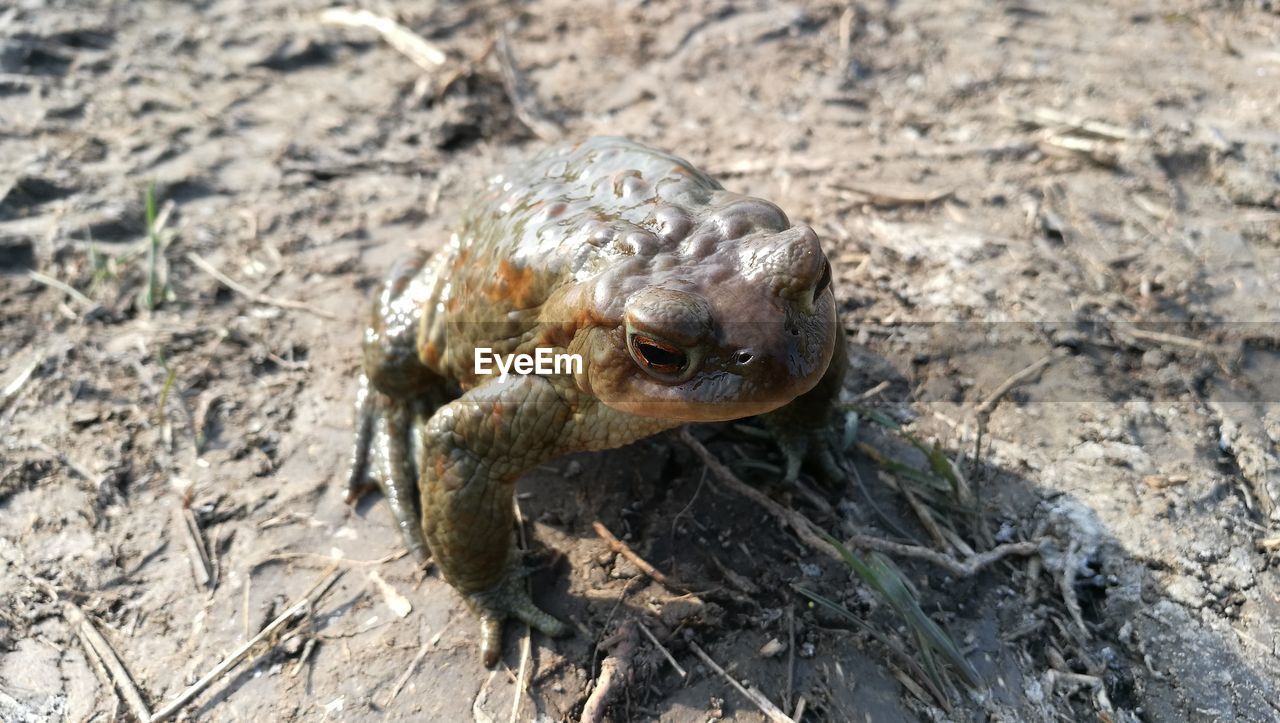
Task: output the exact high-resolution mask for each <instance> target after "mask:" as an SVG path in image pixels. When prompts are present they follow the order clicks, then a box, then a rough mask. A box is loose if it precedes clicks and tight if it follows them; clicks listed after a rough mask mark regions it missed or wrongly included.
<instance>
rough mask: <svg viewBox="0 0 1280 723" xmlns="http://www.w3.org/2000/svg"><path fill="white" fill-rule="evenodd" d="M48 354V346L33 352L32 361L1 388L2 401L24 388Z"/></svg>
mask: <svg viewBox="0 0 1280 723" xmlns="http://www.w3.org/2000/svg"><path fill="white" fill-rule="evenodd" d="M48 356H49V350H48V348H45V349H41V350H40V351H38V352H36V353H35V354H32V355H31V361H29V362H27V364H26V365H25V366H23V367H22V368H21V369H19V370H18V373H17V374H15V375H14V376H13V379H11V380H9V383H8V384H6V385H4V389H0V401H8V399H9V397H12V396H13V395H15V394H17V393H18V392H19V391H21V390H22V388H23V387H24V386H26V384H27V381H28V380H30V379H31V375H32V374H34V373H35V371H36V369H39V368H40V365H41V364H42V363H44V360H45V358H47V357H48Z"/></svg>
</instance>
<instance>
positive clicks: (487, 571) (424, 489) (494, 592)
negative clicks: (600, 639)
mask: <svg viewBox="0 0 1280 723" xmlns="http://www.w3.org/2000/svg"><path fill="white" fill-rule="evenodd" d="M570 424H572V413H571V411H570V408H569V406H568V405H567V404H566V403H565V401H564V400H563V399H562V398H561V396H560V395H559V394H558V393H557V391H556V389H555V387H554V386H553V385H552V384H551V383H550V382H548V381H547V380H546V379H543V378H541V377H536V376H527V377H509V378H507V379H506V380H505V381H503V382H498V381H492V382H488V383H486V384H484V385H481V386H479V387H476V388H475V389H472V390H471V391H469V392H467V393H466V394H464V395H462V396H461V397H460V398H458V399H456V400H454V401H453V402H450V403H449V404H447V405H445V406H443V407H441V408H440V409H438V410H437V411H436V413H435V414H433V415H432V416H431V418H430V419H429V420H427V421H426V422H425V423H424V424H422V425H421V426H420V429H419V432H418V433H419V435H420V440H421V445H419V457H418V472H419V485H420V488H421V493H422V512H423V515H422V527H423V532H424V533H425V534H426V538H427V544H428V545H430V547H431V552H432V554H433V555H434V556H435V559H436V562H437V563H438V564H439V566H440V570H441V572H443V573H444V576H445V579H446V580H448V581H449V583H450V584H451V585H453V587H454V588H456V589H457V590H458V592H460V593H462V595H463V597H465V598H466V600H467V604H468V605H469V606H470V607H471V609H472V610H474V611H475V612H476V614H477V615H479V616H480V652H481V656H482V658H483V660H484V664H485V665H486V666H487V667H492V666H493V665H495V664H496V663H497V662H498V657H499V655H500V654H501V652H502V623H503V621H504V620H506V619H507V618H508V617H515V618H518V619H520V620H523V621H524V622H526V623H528V624H529V625H531V626H533V627H534V628H536V629H537V630H539V631H541V632H543V633H545V634H547V635H551V636H558V635H562V634H564V633H565V632H566V631H567V628H566V627H565V626H564V625H563V624H562V623H561V622H560V621H558V620H556V619H555V618H553V617H551V616H550V615H548V614H547V613H545V612H543V611H542V610H540V609H538V607H537V606H535V605H534V604H533V601H532V600H531V599H530V597H529V594H528V591H527V590H526V588H525V585H524V583H523V580H522V578H521V576H520V574H519V569H518V568H519V559H518V554H517V552H516V550H515V548H514V546H513V545H512V535H513V530H512V523H513V522H514V513H513V501H512V493H513V491H514V488H515V483H516V480H517V479H519V477H520V476H521V475H522V474H524V472H525V471H527V470H528V469H530V468H532V467H533V466H535V465H537V464H540V463H542V462H543V461H545V460H547V459H550V458H551V457H553V456H555V455H556V454H559V453H560V452H562V451H565V450H563V449H562V448H561V447H562V445H561V444H560V440H561V439H563V438H564V436H565V435H564V432H565V430H566V428H567V426H568V425H570Z"/></svg>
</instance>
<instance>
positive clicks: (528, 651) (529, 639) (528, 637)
mask: <svg viewBox="0 0 1280 723" xmlns="http://www.w3.org/2000/svg"><path fill="white" fill-rule="evenodd" d="M532 654H533V631H532V630H530V629H529V626H528V625H526V626H525V627H524V636H523V637H521V638H520V668H519V669H518V670H517V671H516V691H515V695H514V697H513V698H512V700H511V723H516V721H518V720H520V705H521V704H522V703H524V691H525V687H526V686H527V685H528V683H529V659H530V658H531V657H532Z"/></svg>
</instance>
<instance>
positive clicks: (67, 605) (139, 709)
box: [62, 600, 152, 721]
mask: <svg viewBox="0 0 1280 723" xmlns="http://www.w3.org/2000/svg"><path fill="white" fill-rule="evenodd" d="M62 616H63V617H64V618H66V619H67V622H69V623H71V627H72V629H73V630H75V631H76V634H77V635H78V636H80V642H81V644H83V645H84V646H85V647H86V648H88V649H90V650H92V651H93V654H95V655H97V656H98V659H99V660H101V661H102V663H103V664H104V665H106V667H107V670H108V672H110V673H111V678H112V680H114V681H115V685H116V689H117V690H119V691H120V695H121V697H123V698H124V701H125V703H127V704H128V705H129V710H130V711H132V713H133V717H134V718H137V719H138V720H139V721H150V720H152V718H151V712H150V711H148V710H147V704H146V703H145V702H144V701H143V700H142V694H141V693H139V692H138V687H137V686H136V685H134V684H133V679H132V678H130V677H129V671H127V670H125V667H124V663H122V662H120V657H119V656H117V655H116V651H115V649H114V648H112V647H111V644H110V643H108V642H107V639H106V638H104V637H102V633H99V632H98V629H97V628H96V627H94V625H93V622H92V621H91V620H89V618H88V617H86V616H85V614H84V612H83V611H82V610H80V608H78V607H76V605H75V603H72V602H69V601H65V600H64V601H63V602H62Z"/></svg>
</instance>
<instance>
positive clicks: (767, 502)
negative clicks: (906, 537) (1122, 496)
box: [680, 427, 1040, 577]
mask: <svg viewBox="0 0 1280 723" xmlns="http://www.w3.org/2000/svg"><path fill="white" fill-rule="evenodd" d="M680 439H681V441H683V442H684V443H685V444H686V445H688V446H689V448H690V449H692V450H693V451H694V453H695V454H697V455H698V457H699V458H700V459H701V460H702V463H703V464H705V465H706V466H707V468H708V469H710V470H711V474H713V475H715V477H716V479H718V480H719V481H720V483H721V484H723V485H724V486H726V487H728V488H730V489H732V490H733V491H734V492H737V493H738V494H740V495H742V496H744V497H747V498H748V499H750V500H752V501H754V502H755V503H757V504H759V505H760V506H761V507H764V508H765V510H766V511H768V512H769V514H771V515H773V517H774V519H776V520H778V522H780V523H782V524H783V525H785V526H787V527H790V528H791V529H792V530H793V531H795V533H796V536H797V537H799V538H800V540H801V541H802V542H804V543H805V544H807V545H809V547H810V548H812V549H813V550H814V551H816V552H819V553H821V554H823V555H826V556H828V557H830V558H832V559H834V560H840V561H843V558H842V557H841V556H840V554H839V552H837V551H836V550H835V549H833V548H832V547H831V545H829V544H827V542H826V540H824V539H823V537H824V536H825V535H826V533H824V532H822V530H821V529H820V528H819V527H818V526H817V525H816V524H814V522H813V521H812V520H810V519H809V518H807V517H805V516H804V515H802V514H800V513H799V512H797V511H795V510H792V509H788V508H786V507H783V506H782V505H780V504H778V503H777V502H774V501H773V500H771V499H769V497H768V496H767V495H765V494H764V493H763V492H761V491H760V490H757V489H755V488H754V487H752V486H750V485H748V484H746V483H745V482H743V481H742V480H740V479H738V476H737V475H735V474H734V473H733V471H732V470H730V469H729V468H728V467H726V466H725V465H724V463H722V462H721V461H720V460H718V459H716V457H715V455H713V454H711V451H710V450H708V449H707V448H706V447H705V446H703V444H702V443H701V442H699V441H698V440H697V439H696V438H695V437H694V436H693V434H692V433H691V432H690V431H689V430H688V428H687V427H686V428H685V429H682V430H681V431H680ZM845 544H846V545H848V546H849V547H853V548H858V549H864V550H875V551H877V552H883V553H885V554H887V555H894V556H897V557H910V558H914V559H917V560H924V561H926V562H929V563H931V564H933V565H937V566H938V567H940V568H942V569H944V570H946V571H948V572H950V573H952V574H954V575H956V576H959V577H971V576H973V575H975V574H977V572H978V571H979V570H981V569H982V568H984V567H987V566H988V565H992V564H994V563H996V562H998V561H1000V560H1003V559H1004V558H1006V557H1009V556H1012V555H1034V554H1036V553H1038V552H1039V551H1040V543H1039V542H1038V541H1027V542H1010V543H1006V544H1003V545H999V546H997V547H994V548H992V549H990V550H987V551H986V552H981V553H978V554H977V555H974V556H973V557H971V558H969V559H967V560H965V561H964V562H961V561H960V560H957V559H956V558H954V557H952V556H950V555H946V554H943V553H941V552H938V551H937V550H931V549H929V548H927V547H920V546H919V545H904V544H902V543H899V542H893V541H891V540H885V539H881V538H879V537H872V536H870V535H853V536H850V537H849V538H848V539H847V540H845Z"/></svg>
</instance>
